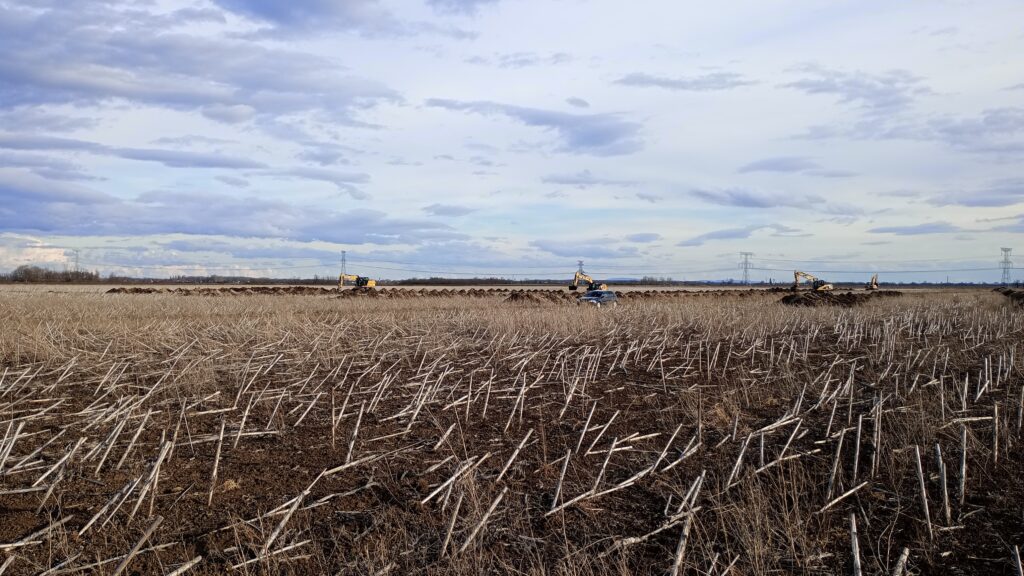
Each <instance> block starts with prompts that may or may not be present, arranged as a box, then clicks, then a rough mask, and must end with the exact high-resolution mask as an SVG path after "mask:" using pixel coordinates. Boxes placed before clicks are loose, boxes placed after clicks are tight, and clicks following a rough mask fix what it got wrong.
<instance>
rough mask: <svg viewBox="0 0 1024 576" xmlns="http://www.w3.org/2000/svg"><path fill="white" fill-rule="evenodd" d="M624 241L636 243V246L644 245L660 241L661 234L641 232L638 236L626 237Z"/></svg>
mask: <svg viewBox="0 0 1024 576" xmlns="http://www.w3.org/2000/svg"><path fill="white" fill-rule="evenodd" d="M626 240H629V241H630V242H636V243H638V244H646V243H648V242H657V241H658V240H661V234H655V233H654V232H641V233H639V234H630V235H629V236H626Z"/></svg>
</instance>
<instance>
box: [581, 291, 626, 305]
mask: <svg viewBox="0 0 1024 576" xmlns="http://www.w3.org/2000/svg"><path fill="white" fill-rule="evenodd" d="M576 303H577V304H593V305H594V306H597V307H598V308H600V307H601V306H618V305H619V299H618V297H617V296H615V292H612V291H611V290H588V291H587V293H586V294H584V295H583V296H580V298H579V300H577V301H576Z"/></svg>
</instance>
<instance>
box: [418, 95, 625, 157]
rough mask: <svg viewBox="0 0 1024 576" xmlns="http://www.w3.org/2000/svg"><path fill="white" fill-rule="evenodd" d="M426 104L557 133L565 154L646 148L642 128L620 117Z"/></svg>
mask: <svg viewBox="0 0 1024 576" xmlns="http://www.w3.org/2000/svg"><path fill="white" fill-rule="evenodd" d="M426 104H427V105H428V106H434V107H438V108H445V109H448V110H457V111H463V112H472V113H476V114H481V115H484V116H507V117H509V118H513V119H515V120H518V121H519V122H522V123H523V124H526V125H527V126H536V127H540V128H544V129H546V130H550V131H554V132H555V133H557V134H558V136H559V137H560V138H561V140H562V147H561V150H562V151H564V152H571V153H576V154H593V155H597V156H612V155H619V154H630V153H632V152H636V151H637V150H639V149H640V148H641V147H642V143H641V142H640V139H639V132H640V124H637V123H635V122H630V121H627V120H623V119H622V118H621V117H620V116H619V115H617V114H568V113H565V112H555V111H551V110H542V109H539V108H526V107H522V106H511V105H508V104H499V103H497V102H487V101H472V102H464V101H459V100H446V99H441V98H431V99H429V100H427V101H426Z"/></svg>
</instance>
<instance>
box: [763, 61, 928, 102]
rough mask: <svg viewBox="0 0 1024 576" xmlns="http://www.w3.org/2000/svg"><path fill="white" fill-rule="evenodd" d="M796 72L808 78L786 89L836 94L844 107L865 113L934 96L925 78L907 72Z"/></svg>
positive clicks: (807, 68) (809, 68) (811, 68)
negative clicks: (930, 95)
mask: <svg viewBox="0 0 1024 576" xmlns="http://www.w3.org/2000/svg"><path fill="white" fill-rule="evenodd" d="M797 71H798V72H801V73H803V74H805V75H806V77H805V78H803V79H801V80H797V81H794V82H789V83H787V84H784V85H783V86H784V87H786V88H793V89H796V90H800V91H802V92H805V93H807V94H828V95H833V96H836V97H838V99H839V101H840V102H842V103H844V104H855V105H857V106H858V107H859V108H860V109H861V110H862V111H864V112H867V113H872V114H881V113H888V112H892V111H895V110H900V109H903V108H906V107H907V106H909V105H910V104H911V103H912V102H913V101H914V99H915V98H916V97H918V96H920V95H923V94H930V93H931V91H930V90H929V89H928V88H927V87H925V86H923V85H922V83H921V82H922V80H923V79H922V78H920V77H918V76H915V75H913V74H911V73H910V72H908V71H906V70H889V71H887V72H883V73H880V74H871V73H867V72H861V71H857V72H845V71H842V70H833V69H829V68H824V67H822V66H817V65H806V66H802V67H800V68H798V69H797Z"/></svg>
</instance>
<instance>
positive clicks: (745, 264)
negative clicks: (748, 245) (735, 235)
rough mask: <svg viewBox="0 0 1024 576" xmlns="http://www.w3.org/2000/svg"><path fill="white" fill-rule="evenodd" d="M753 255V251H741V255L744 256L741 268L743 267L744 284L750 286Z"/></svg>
mask: <svg viewBox="0 0 1024 576" xmlns="http://www.w3.org/2000/svg"><path fill="white" fill-rule="evenodd" d="M753 255H754V253H753V252H740V256H742V257H743V261H742V262H740V268H742V269H743V284H744V285H746V286H750V257H751V256H753Z"/></svg>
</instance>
